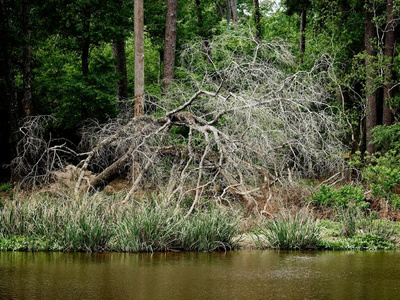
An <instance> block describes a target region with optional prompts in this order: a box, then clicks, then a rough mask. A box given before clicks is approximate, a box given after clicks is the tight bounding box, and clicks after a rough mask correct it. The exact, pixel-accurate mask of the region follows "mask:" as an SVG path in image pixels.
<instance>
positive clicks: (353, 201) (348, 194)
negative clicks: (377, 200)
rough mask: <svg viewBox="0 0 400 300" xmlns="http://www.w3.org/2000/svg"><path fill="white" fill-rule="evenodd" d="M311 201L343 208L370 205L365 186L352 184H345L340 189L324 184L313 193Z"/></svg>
mask: <svg viewBox="0 0 400 300" xmlns="http://www.w3.org/2000/svg"><path fill="white" fill-rule="evenodd" d="M309 202H312V203H313V204H315V205H318V206H327V207H328V206H331V207H342V208H346V207H349V205H355V206H357V207H360V208H367V207H368V205H369V204H368V202H366V201H365V197H364V192H363V188H362V187H355V186H352V185H344V186H342V187H341V188H340V189H334V188H332V187H330V186H328V185H322V186H321V188H320V189H319V191H318V192H316V193H314V194H313V195H312V197H311V199H309Z"/></svg>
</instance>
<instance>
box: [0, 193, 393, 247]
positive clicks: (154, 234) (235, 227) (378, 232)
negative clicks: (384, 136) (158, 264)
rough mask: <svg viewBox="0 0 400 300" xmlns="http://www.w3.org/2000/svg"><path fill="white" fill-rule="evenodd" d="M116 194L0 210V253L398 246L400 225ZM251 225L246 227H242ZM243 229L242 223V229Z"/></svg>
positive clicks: (362, 217) (43, 200)
mask: <svg viewBox="0 0 400 300" xmlns="http://www.w3.org/2000/svg"><path fill="white" fill-rule="evenodd" d="M120 200H121V199H120V196H119V195H118V194H113V195H108V196H106V195H104V194H95V195H91V196H86V197H83V198H81V199H79V200H78V201H72V200H70V199H69V198H66V197H64V198H60V197H59V198H57V197H49V196H48V195H45V194H40V193H38V194H36V195H34V196H33V197H31V199H29V200H23V201H22V200H21V201H19V200H15V199H14V200H7V201H5V202H4V203H3V205H2V207H1V209H0V251H73V252H75V251H82V252H108V251H113V252H157V251H162V252H164V251H199V252H202V251H216V250H225V251H226V250H233V249H297V250H303V249H312V250H316V249H320V250H378V249H397V248H399V246H400V223H398V222H392V221H388V220H382V219H377V218H375V217H374V216H373V215H366V214H363V213H361V212H360V211H359V210H355V211H351V210H347V211H346V213H343V214H342V215H341V216H340V218H337V220H328V219H319V218H317V217H316V216H315V215H313V212H312V210H310V209H308V210H305V209H304V208H303V209H300V210H298V211H295V212H293V211H292V212H290V211H286V212H281V213H280V214H277V215H276V216H274V218H268V219H265V218H254V217H251V216H250V217H249V216H247V217H245V216H244V214H243V213H242V211H241V210H240V209H239V208H237V209H234V208H232V207H225V206H222V205H217V204H215V203H213V202H210V201H205V202H204V203H203V204H202V205H200V206H199V207H197V208H196V209H195V211H194V212H193V213H192V214H190V215H187V211H188V209H187V208H188V207H187V206H188V203H179V204H177V203H171V202H169V203H168V202H166V201H165V200H164V199H163V198H162V197H155V196H152V197H150V198H148V199H146V201H144V202H134V201H131V202H129V203H127V204H125V205H122V206H121V204H120V203H121V201H120ZM249 223H251V225H248V224H249ZM244 224H247V225H244Z"/></svg>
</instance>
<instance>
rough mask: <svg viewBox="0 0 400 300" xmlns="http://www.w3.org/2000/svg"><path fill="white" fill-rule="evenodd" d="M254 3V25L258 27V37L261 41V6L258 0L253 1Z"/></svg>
mask: <svg viewBox="0 0 400 300" xmlns="http://www.w3.org/2000/svg"><path fill="white" fill-rule="evenodd" d="M253 3H254V24H255V26H256V37H257V39H258V40H261V38H262V35H261V23H260V18H261V17H260V4H259V3H258V0H253Z"/></svg>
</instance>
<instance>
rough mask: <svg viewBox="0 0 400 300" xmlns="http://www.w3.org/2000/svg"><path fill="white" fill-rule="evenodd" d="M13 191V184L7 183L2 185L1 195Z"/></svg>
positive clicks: (0, 186) (0, 188) (0, 187)
mask: <svg viewBox="0 0 400 300" xmlns="http://www.w3.org/2000/svg"><path fill="white" fill-rule="evenodd" d="M11 190H12V184H11V183H10V182H6V183H3V184H1V185H0V193H1V192H3V193H7V192H10V191H11Z"/></svg>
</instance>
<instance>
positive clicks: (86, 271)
mask: <svg viewBox="0 0 400 300" xmlns="http://www.w3.org/2000/svg"><path fill="white" fill-rule="evenodd" d="M0 299H2V300H3V299H16V300H19V299H41V300H46V299H82V300H83V299H400V251H382V252H379V251H378V252H283V251H235V252H227V253H156V254H153V255H151V254H121V253H103V254H85V253H13V252H2V253H1V252H0Z"/></svg>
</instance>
